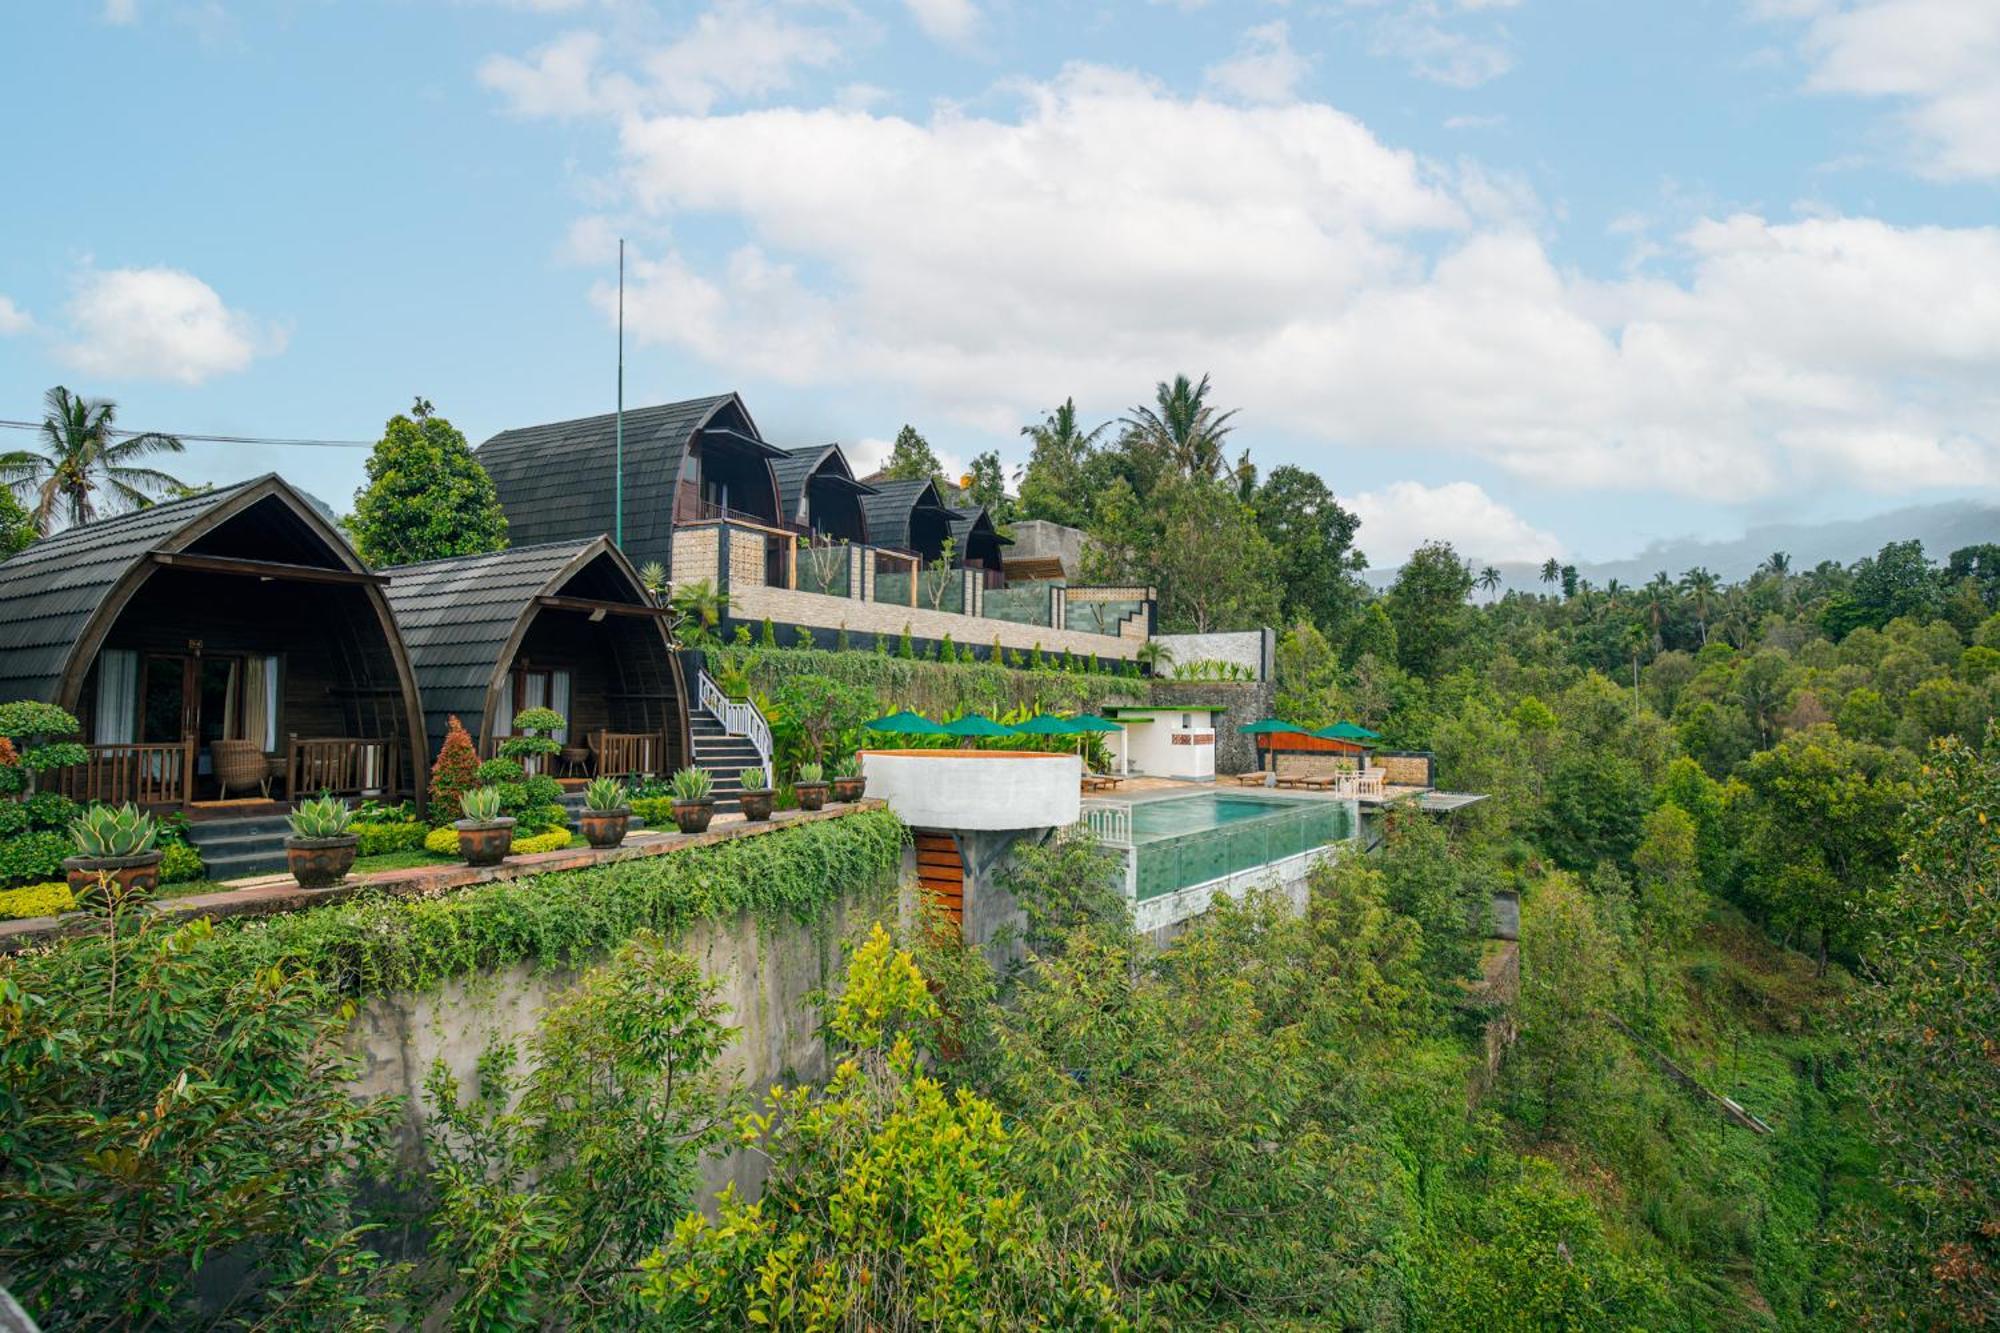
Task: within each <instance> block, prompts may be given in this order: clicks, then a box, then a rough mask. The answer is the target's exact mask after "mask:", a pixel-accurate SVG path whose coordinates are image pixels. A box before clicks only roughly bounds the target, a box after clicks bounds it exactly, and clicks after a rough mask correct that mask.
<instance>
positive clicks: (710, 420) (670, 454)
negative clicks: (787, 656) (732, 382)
mask: <svg viewBox="0 0 2000 1333" xmlns="http://www.w3.org/2000/svg"><path fill="white" fill-rule="evenodd" d="M616 433H617V418H616V417H615V416H614V415H613V414H611V413H608V412H607V413H604V414H603V415H600V416H594V417H580V418H578V419H577V420H575V421H555V422H550V423H549V424H547V425H542V426H527V427H523V428H520V429H517V430H504V431H501V432H500V433H499V434H498V435H495V436H494V437H493V438H492V439H490V440H488V441H486V443H484V444H482V445H480V446H479V448H478V450H477V451H476V452H477V454H478V457H479V461H480V462H481V463H482V464H483V465H484V466H485V468H486V471H487V472H488V473H489V474H490V475H491V476H492V478H493V484H494V486H495V488H496V489H497V490H498V491H499V494H500V504H501V507H502V508H503V509H505V510H506V511H507V523H508V527H509V530H510V531H511V533H512V534H513V537H514V540H515V541H517V542H520V543H522V544H524V545H539V544H541V543H543V542H558V541H578V542H581V541H588V540H590V539H591V538H593V537H597V536H602V535H604V534H606V533H615V532H616V531H617V530H618V526H617V517H618V514H617V510H618V505H617V503H616V501H615V498H614V497H615V495H616V493H617V490H618V478H617V476H616V468H615V459H616V458H617V456H618V450H617V442H616ZM787 457H789V455H787V454H786V453H785V451H784V450H783V449H780V448H778V447H777V446H776V445H773V444H768V443H766V442H765V440H764V437H763V436H762V435H760V434H759V433H758V431H757V425H756V423H755V422H754V421H752V420H751V419H750V413H749V410H748V409H747V408H745V407H744V405H743V400H742V399H741V398H739V397H737V396H736V395H735V394H733V393H725V394H719V395H717V396H715V397H712V398H691V399H688V400H687V401H685V402H679V403H663V404H661V405H659V406H657V407H640V408H633V409H631V410H629V411H627V412H626V413H625V425H624V459H625V476H624V504H623V509H624V517H625V524H624V542H623V546H624V549H625V552H626V554H628V555H630V556H631V557H632V559H633V560H634V561H637V562H639V563H645V562H647V561H653V560H657V561H659V562H661V563H662V564H664V565H666V566H667V568H668V569H669V570H672V568H673V562H674V555H675V549H674V548H675V545H676V543H675V538H676V536H677V534H678V533H680V532H681V531H683V530H686V529H688V528H691V527H707V528H714V527H715V526H716V525H719V524H725V523H727V524H734V525H738V526H742V527H744V528H746V529H747V530H749V531H751V532H753V533H756V534H759V536H760V537H772V538H778V539H782V546H783V549H782V550H780V549H779V543H778V542H776V541H760V542H759V543H758V544H761V545H762V546H764V547H765V548H766V549H765V550H764V551H762V552H759V558H763V559H766V560H769V559H771V558H772V557H774V556H775V557H776V560H777V563H778V567H779V568H780V569H782V567H783V565H782V561H783V559H784V558H785V556H786V555H788V554H789V548H790V544H791V532H792V529H791V526H790V525H789V524H788V523H786V521H785V520H784V519H783V516H782V515H783V511H782V509H781V507H780V501H779V496H778V482H777V477H776V476H775V475H774V474H773V472H772V470H771V469H772V464H773V463H775V462H777V461H778V460H781V459H784V458H787ZM772 581H773V582H782V580H776V579H774V580H772Z"/></svg>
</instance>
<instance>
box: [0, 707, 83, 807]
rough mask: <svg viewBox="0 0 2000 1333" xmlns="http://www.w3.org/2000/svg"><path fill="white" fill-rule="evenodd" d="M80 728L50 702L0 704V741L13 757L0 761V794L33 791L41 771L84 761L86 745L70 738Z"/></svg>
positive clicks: (70, 717) (44, 771)
mask: <svg viewBox="0 0 2000 1333" xmlns="http://www.w3.org/2000/svg"><path fill="white" fill-rule="evenodd" d="M81 729H82V726H81V724H80V723H78V722H77V720H76V718H75V717H73V716H71V715H70V714H69V713H66V712H64V711H63V710H62V709H60V708H57V707H56V706H55V705H54V704H45V703H38V702H36V701H34V700H32V699H22V700H18V701H16V702H14V703H8V704H0V740H5V741H6V743H7V751H8V753H9V754H11V755H12V756H13V762H11V763H0V794H7V795H15V794H20V793H23V792H33V791H34V790H35V788H36V786H37V785H38V782H39V779H40V777H41V775H42V774H43V773H46V772H48V771H50V770H51V769H57V768H67V767H68V766H70V765H71V764H81V763H83V762H85V761H86V760H88V759H89V758H90V748H89V747H88V746H85V745H83V744H80V743H79V742H77V741H75V740H73V739H71V738H72V737H74V736H76V734H77V733H78V732H79V731H80V730H81Z"/></svg>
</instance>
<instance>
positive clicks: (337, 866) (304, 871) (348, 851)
mask: <svg viewBox="0 0 2000 1333" xmlns="http://www.w3.org/2000/svg"><path fill="white" fill-rule="evenodd" d="M360 846H361V835H360V834H358V833H343V834H341V835H340V836H339V837H337V838H286V839H285V864H286V865H287V866H289V867H290V868H291V872H292V878H293V879H295V880H297V881H298V882H299V887H300V888H302V889H325V888H331V887H332V886H333V885H335V884H338V883H340V881H342V880H343V879H346V878H347V872H348V871H349V870H351V869H353V868H354V856H355V853H356V852H357V851H358V850H359V848H360Z"/></svg>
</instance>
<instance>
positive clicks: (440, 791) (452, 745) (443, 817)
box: [431, 714, 479, 824]
mask: <svg viewBox="0 0 2000 1333" xmlns="http://www.w3.org/2000/svg"><path fill="white" fill-rule="evenodd" d="M478 776H479V753H478V751H476V750H474V749H473V748H472V734H471V733H470V732H468V731H467V730H466V729H465V726H464V724H462V723H461V722H460V721H459V720H458V715H457V714H453V715H452V718H451V722H450V724H449V725H448V726H447V727H446V729H445V733H444V744H443V745H440V746H439V747H438V755H437V762H436V763H434V764H432V765H431V818H432V819H433V820H436V821H437V822H438V823H441V824H448V823H450V822H451V821H452V820H454V819H457V818H458V817H459V813H460V812H459V804H458V800H459V797H461V796H463V795H464V794H465V793H466V792H468V791H470V790H472V788H474V787H476V786H478V785H479V783H478Z"/></svg>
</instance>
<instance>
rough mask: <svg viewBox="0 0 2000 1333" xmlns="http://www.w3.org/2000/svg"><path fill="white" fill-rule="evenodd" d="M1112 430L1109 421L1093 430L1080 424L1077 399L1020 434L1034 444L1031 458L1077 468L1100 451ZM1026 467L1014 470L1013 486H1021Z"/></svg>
mask: <svg viewBox="0 0 2000 1333" xmlns="http://www.w3.org/2000/svg"><path fill="white" fill-rule="evenodd" d="M1110 429H1111V423H1110V422H1108V421H1106V422H1103V423H1102V424H1100V425H1098V426H1094V427H1092V428H1091V429H1090V430H1084V429H1083V428H1082V427H1081V426H1079V425H1078V424H1077V420H1076V399H1074V398H1065V399H1063V404H1062V406H1061V407H1058V408H1057V409H1056V410H1055V411H1053V412H1051V413H1049V414H1048V416H1046V417H1044V418H1043V419H1042V421H1041V424H1039V425H1035V426H1023V427H1021V434H1023V435H1025V436H1027V437H1028V438H1029V439H1030V440H1032V441H1033V442H1034V444H1033V446H1032V447H1033V453H1032V457H1033V458H1034V459H1036V460H1041V459H1048V460H1051V461H1059V462H1062V463H1065V464H1068V465H1070V466H1074V465H1075V464H1076V463H1077V462H1078V461H1079V460H1081V459H1082V458H1083V456H1084V455H1085V454H1087V453H1089V452H1090V451H1091V450H1092V449H1095V448H1096V447H1097V438H1098V436H1100V435H1102V434H1104V432H1105V431H1107V430H1110ZM1026 467H1027V465H1026V464H1022V465H1021V466H1019V467H1016V468H1015V469H1014V484H1015V485H1016V486H1018V485H1020V484H1021V476H1022V473H1023V472H1024V471H1025V470H1026Z"/></svg>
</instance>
